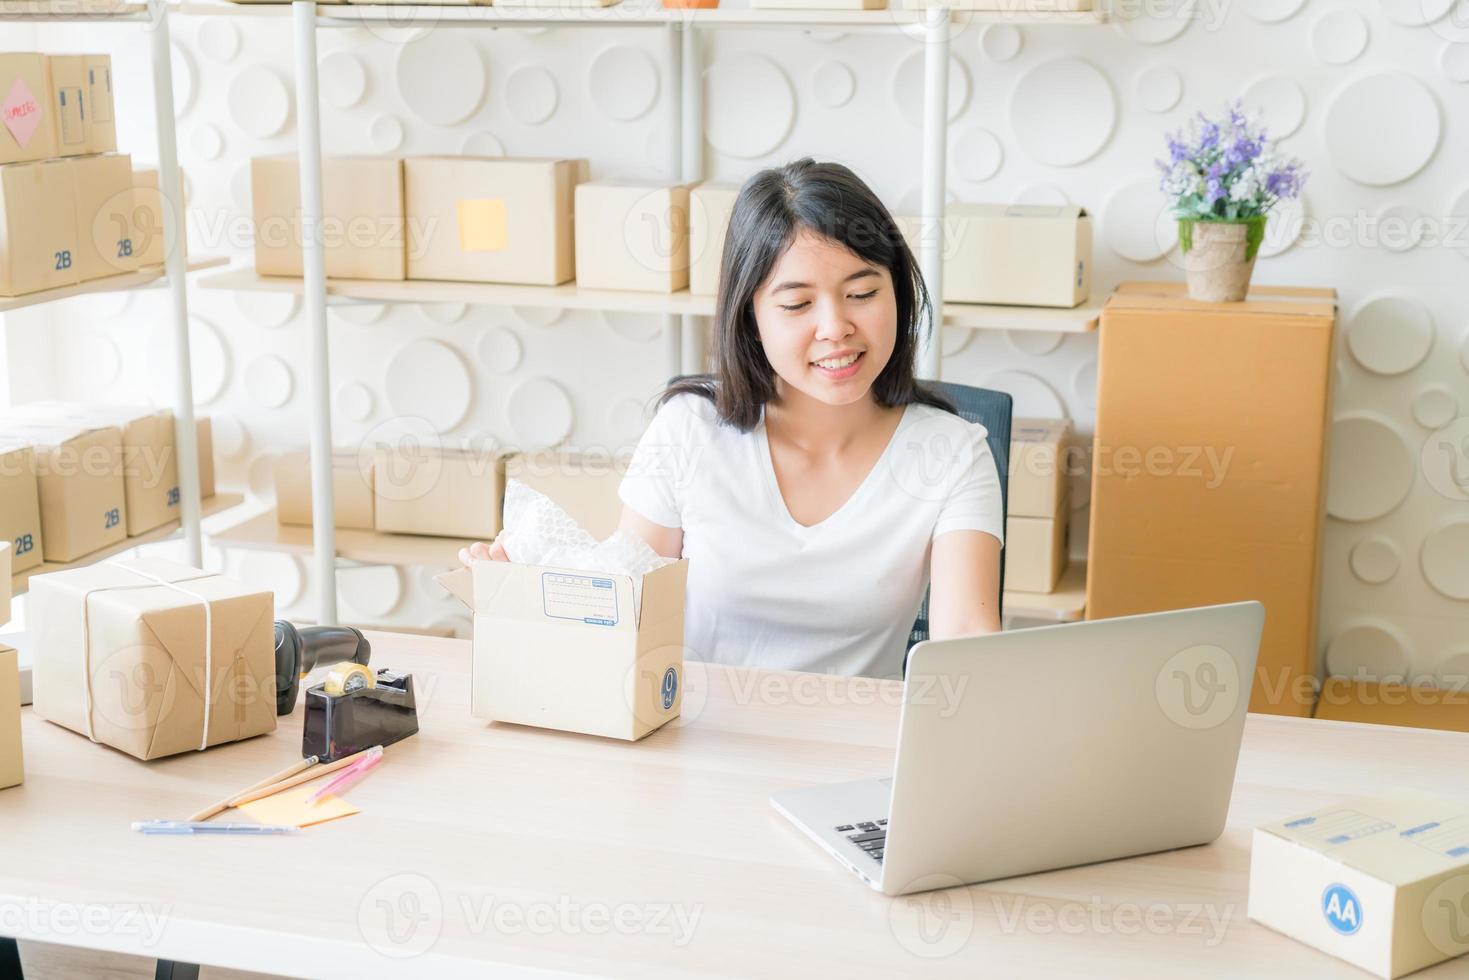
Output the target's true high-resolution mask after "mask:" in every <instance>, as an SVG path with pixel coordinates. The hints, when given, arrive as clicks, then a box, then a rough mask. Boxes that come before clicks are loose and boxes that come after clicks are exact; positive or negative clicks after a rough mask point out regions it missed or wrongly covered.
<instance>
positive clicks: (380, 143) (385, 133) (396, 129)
mask: <svg viewBox="0 0 1469 980" xmlns="http://www.w3.org/2000/svg"><path fill="white" fill-rule="evenodd" d="M368 135H369V136H370V138H371V139H372V148H373V149H374V150H376V151H377V152H378V153H392V152H394V151H395V150H397V149H398V148H399V147H401V146H402V145H403V123H401V122H400V121H399V120H398V117H397V116H386V115H385V116H378V117H377V118H376V119H374V120H373V121H372V125H371V127H370V128H369V129H368Z"/></svg>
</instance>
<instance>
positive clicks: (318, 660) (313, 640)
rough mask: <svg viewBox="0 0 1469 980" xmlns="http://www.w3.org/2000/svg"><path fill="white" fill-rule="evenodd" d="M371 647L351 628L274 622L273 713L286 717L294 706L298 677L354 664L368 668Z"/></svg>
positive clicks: (298, 683) (357, 631)
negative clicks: (320, 668) (329, 666)
mask: <svg viewBox="0 0 1469 980" xmlns="http://www.w3.org/2000/svg"><path fill="white" fill-rule="evenodd" d="M371 655H372V645H371V644H370V643H368V642H367V637H365V636H363V635H362V631H361V630H357V629H353V628H352V627H350V626H301V627H298V626H296V625H295V624H293V623H288V622H286V621H285V620H284V619H277V620H276V621H275V713H276V714H278V715H288V714H290V713H291V709H293V708H295V707H296V692H297V691H298V690H300V687H301V678H303V677H305V676H306V675H307V674H309V673H311V671H313V670H315V669H316V668H317V667H325V666H328V665H329V664H341V663H354V664H362V665H363V666H366V665H367V661H368V658H369V657H370V656H371Z"/></svg>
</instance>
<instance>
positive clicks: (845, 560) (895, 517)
mask: <svg viewBox="0 0 1469 980" xmlns="http://www.w3.org/2000/svg"><path fill="white" fill-rule="evenodd" d="M985 437H986V432H985V429H984V427H983V426H981V425H977V424H975V423H972V422H967V421H965V420H964V419H962V418H960V417H959V416H957V415H953V414H950V413H949V412H945V411H943V410H941V409H937V408H932V407H930V406H928V405H918V404H914V405H909V406H907V407H906V409H905V410H904V413H903V418H902V420H901V421H900V422H899V424H898V428H897V431H896V432H895V433H894V435H893V438H892V441H891V442H889V443H888V446H887V448H886V449H885V450H884V451H883V454H882V456H881V457H880V458H879V459H878V461H877V464H876V465H875V466H874V467H873V469H872V471H871V472H870V473H869V474H868V476H867V478H866V479H865V480H864V481H863V482H862V484H861V485H860V486H859V487H858V488H857V490H856V491H855V492H854V493H853V494H852V496H851V497H850V498H849V499H848V500H847V502H846V503H844V504H843V505H842V506H841V508H840V509H839V510H837V511H836V513H834V514H832V515H831V516H830V517H828V518H826V520H824V521H821V522H820V523H818V524H815V525H812V526H811V527H804V526H802V525H801V524H799V523H797V522H796V520H795V519H794V518H793V517H791V515H790V511H789V510H787V508H786V505H785V501H784V499H783V498H782V497H781V495H780V489H779V485H778V484H777V482H776V479H775V468H774V466H773V465H772V464H771V460H770V447H769V444H768V443H767V441H766V435H765V421H764V418H763V416H762V418H761V421H760V424H759V425H757V426H756V427H755V428H754V429H753V430H752V431H750V432H741V431H739V429H737V428H735V427H734V426H732V425H725V424H723V423H721V422H720V421H719V417H718V415H717V413H716V412H715V409H714V405H713V403H712V402H710V401H709V400H708V399H706V398H702V397H700V396H698V395H692V394H683V395H678V396H676V397H675V398H673V399H671V400H670V401H668V402H667V403H665V404H664V405H663V406H662V407H661V408H660V409H659V411H658V414H657V416H656V417H655V418H654V419H653V422H652V424H651V425H649V427H648V430H647V432H645V433H644V434H643V438H642V440H641V441H640V442H639V443H638V448H637V451H636V453H635V454H634V456H633V460H632V463H631V465H630V467H629V470H628V473H627V475H626V477H624V478H623V481H622V486H621V489H620V496H621V497H622V500H623V502H624V503H625V504H627V506H629V507H631V508H632V509H633V510H634V511H636V512H637V513H639V514H641V515H642V516H643V517H646V518H647V519H648V520H650V521H652V522H653V523H655V524H661V525H663V526H664V527H680V528H683V556H684V557H685V558H687V559H688V560H689V573H688V586H687V593H686V598H685V606H684V644H685V646H686V647H687V648H688V652H687V656H688V657H689V659H692V660H704V661H710V662H714V663H722V664H735V665H750V666H757V667H764V668H769V669H779V670H806V671H818V672H826V673H835V674H841V675H852V674H863V675H868V676H874V677H900V676H902V669H903V655H904V653H905V652H906V650H907V648H908V638H909V633H910V631H911V630H912V627H913V620H914V619H915V618H916V617H917V615H918V609H919V607H920V606H921V605H922V603H923V595H924V592H925V590H926V589H927V588H928V581H929V556H930V552H931V547H932V544H933V539H934V538H936V537H938V536H939V535H941V534H945V533H947V532H949V531H961V530H972V531H985V532H988V533H989V534H992V535H994V536H995V537H996V538H998V539H1000V540H1001V541H1003V540H1004V519H1003V508H1002V505H1001V496H1000V481H999V475H998V472H997V470H996V468H995V461H994V458H993V456H992V455H991V454H990V451H989V445H988V444H987V443H986V441H985Z"/></svg>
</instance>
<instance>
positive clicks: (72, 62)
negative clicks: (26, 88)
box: [46, 54, 92, 157]
mask: <svg viewBox="0 0 1469 980" xmlns="http://www.w3.org/2000/svg"><path fill="white" fill-rule="evenodd" d="M46 73H47V77H48V79H49V93H50V94H49V98H50V101H51V113H52V116H53V118H54V119H55V120H56V155H57V156H60V157H70V156H77V155H79V154H82V153H91V152H92V140H91V107H90V106H89V105H88V103H89V102H90V101H91V98H92V86H91V84H90V83H89V82H88V80H87V56H86V55H81V54H52V55H47V56H46Z"/></svg>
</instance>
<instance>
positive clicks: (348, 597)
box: [337, 565, 403, 616]
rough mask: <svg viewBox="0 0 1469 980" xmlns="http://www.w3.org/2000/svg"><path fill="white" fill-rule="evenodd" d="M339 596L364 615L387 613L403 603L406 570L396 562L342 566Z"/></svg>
mask: <svg viewBox="0 0 1469 980" xmlns="http://www.w3.org/2000/svg"><path fill="white" fill-rule="evenodd" d="M337 595H338V596H339V597H340V598H341V600H342V602H343V603H344V604H345V605H346V606H347V607H348V608H350V609H353V610H355V611H357V612H359V613H361V614H363V615H364V616H387V615H389V614H390V613H392V611H393V610H394V609H397V608H398V606H399V605H400V604H401V603H402V602H403V573H402V571H400V570H399V569H398V568H397V567H395V566H393V565H359V566H356V567H351V566H349V567H347V568H342V569H338V571H337Z"/></svg>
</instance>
